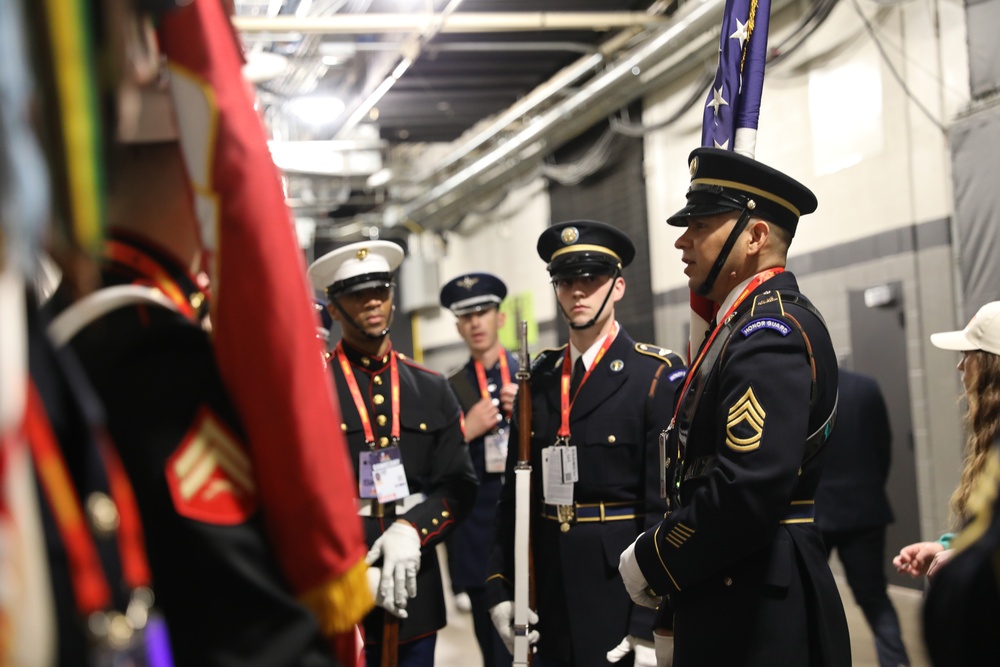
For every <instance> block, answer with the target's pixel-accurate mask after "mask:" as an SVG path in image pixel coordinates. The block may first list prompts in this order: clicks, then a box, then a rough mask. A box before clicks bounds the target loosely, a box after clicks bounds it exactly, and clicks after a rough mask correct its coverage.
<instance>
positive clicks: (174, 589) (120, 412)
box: [71, 246, 338, 667]
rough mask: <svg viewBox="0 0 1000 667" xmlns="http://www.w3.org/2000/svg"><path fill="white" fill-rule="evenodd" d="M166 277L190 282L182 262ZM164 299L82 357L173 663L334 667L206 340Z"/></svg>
mask: <svg viewBox="0 0 1000 667" xmlns="http://www.w3.org/2000/svg"><path fill="white" fill-rule="evenodd" d="M133 250H134V251H135V252H136V253H141V254H142V256H143V258H144V259H143V261H142V262H141V263H140V264H135V263H133V264H131V266H132V267H133V269H134V271H133V274H132V277H133V278H135V279H138V278H139V274H138V273H137V272H138V270H139V268H140V267H141V266H145V267H149V266H152V265H149V264H146V263H145V260H149V261H153V259H152V256H151V255H149V254H145V253H144V252H143V249H142V248H140V247H138V246H134V247H133ZM161 259H162V258H161ZM123 266H124V265H121V264H119V263H117V262H116V263H115V265H114V266H113V267H112V270H111V271H108V272H106V274H105V279H106V280H107V281H109V282H111V283H113V282H115V281H122V280H127V279H128V277H129V276H128V273H129V272H128V271H122V268H123ZM158 275H161V276H165V275H173V276H175V277H176V276H184V275H187V274H186V272H185V271H184V270H183V269H182V268H180V267H177V266H172V267H171V268H170V270H169V271H168V270H167V269H166V268H165V267H161V269H160V271H159V272H158ZM140 289H141V288H140ZM103 291H105V292H107V291H106V290H103ZM168 292H170V293H172V294H181V295H188V296H190V295H195V294H196V295H199V296H200V297H201V298H196V299H195V302H196V303H195V304H191V305H190V308H189V310H190V312H191V313H194V312H196V311H197V310H198V306H200V305H201V303H202V301H203V294H202V293H201V291H200V290H199V289H198V286H197V285H196V284H195V283H194V281H193V279H192V278H190V277H188V278H187V279H186V280H176V281H174V285H173V287H172V288H171V289H169V290H168ZM100 293H101V291H99V292H98V293H97V294H100ZM162 301H163V299H162V297H160V302H157V301H154V300H151V299H133V300H132V302H131V303H125V304H124V305H121V306H120V307H117V308H115V309H113V310H110V311H109V312H106V313H104V314H102V315H100V316H98V317H96V318H91V321H90V322H89V324H87V325H85V326H84V327H83V328H82V329H80V330H79V332H78V333H76V335H75V336H73V337H72V339H71V347H72V348H73V349H74V351H76V352H77V354H78V356H79V358H80V359H81V361H82V363H83V365H84V367H85V369H86V371H87V375H88V377H89V379H90V380H91V382H92V384H93V385H94V387H95V389H96V391H97V393H98V395H99V396H100V398H101V401H102V402H103V404H104V406H105V408H106V410H107V413H108V422H107V423H108V428H109V430H110V433H111V436H112V438H113V439H114V441H115V443H116V445H117V446H118V449H119V451H120V453H121V458H122V462H123V463H124V466H125V469H126V471H127V473H128V476H129V478H130V479H131V480H132V483H133V486H134V488H135V492H136V499H137V501H138V504H139V511H140V514H141V516H142V523H143V526H144V528H145V536H146V544H147V547H148V552H149V560H150V567H151V569H152V572H153V579H154V583H155V585H156V587H157V588H156V590H157V596H158V598H157V602H158V604H159V605H160V606H161V608H162V610H163V612H164V615H165V616H166V619H167V623H168V626H169V628H170V632H171V642H172V646H173V650H174V658H175V664H177V665H192V666H199V665H205V666H217V665H232V664H239V665H246V666H252V665H259V666H260V667H274V666H277V665H288V666H292V665H295V666H303V667H305V666H307V665H308V666H310V667H312V666H322V665H331V666H332V665H336V664H338V663H337V662H336V661H335V660H334V658H333V657H331V654H330V651H329V649H328V647H327V643H326V640H325V639H324V637H323V635H322V634H321V632H320V629H319V626H318V624H317V621H316V619H315V617H314V616H313V615H312V614H311V613H310V612H309V611H308V610H307V609H306V608H305V607H303V606H302V605H300V604H299V603H298V602H297V601H296V599H295V597H294V596H293V594H292V593H291V591H290V589H289V587H288V585H287V583H286V582H285V580H284V577H283V575H282V574H281V572H280V571H279V569H278V564H277V561H276V559H275V557H274V554H273V552H272V549H271V547H270V545H269V543H268V538H267V534H266V532H265V526H264V523H263V517H262V514H261V508H260V506H259V504H258V502H257V495H256V491H255V484H254V480H253V470H252V464H251V461H250V458H249V454H248V450H247V446H246V444H245V441H244V437H243V434H242V431H241V425H240V421H239V418H238V416H237V414H236V412H235V409H234V408H233V405H232V404H231V402H230V400H229V398H228V394H227V392H226V389H225V387H224V386H223V383H222V379H221V377H220V375H219V372H218V368H217V366H216V363H215V358H214V354H213V350H212V347H211V342H210V340H209V336H208V334H207V333H206V332H205V331H204V330H203V329H202V328H201V327H200V326H199V325H198V324H197V323H196V322H194V321H193V320H192V319H191V316H186V315H183V314H181V312H179V308H178V306H177V304H172V305H171V304H167V305H164V304H163V303H162Z"/></svg>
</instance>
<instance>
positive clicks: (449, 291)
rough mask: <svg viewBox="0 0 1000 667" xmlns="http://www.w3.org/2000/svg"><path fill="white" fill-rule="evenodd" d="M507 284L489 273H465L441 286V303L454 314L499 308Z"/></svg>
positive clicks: (459, 314)
mask: <svg viewBox="0 0 1000 667" xmlns="http://www.w3.org/2000/svg"><path fill="white" fill-rule="evenodd" d="M505 296H507V286H506V285H504V284H503V281H502V280H500V279H499V278H497V277H496V276H494V275H493V274H491V273H466V274H463V275H461V276H458V277H457V278H452V279H451V280H449V281H448V282H447V283H445V286H444V287H442V288H441V305H442V306H444V307H445V308H447V309H449V310H450V311H451V312H453V313H454V314H455V315H456V316H461V315H467V314H469V313H475V312H479V311H482V310H486V309H487V308H499V307H500V303H501V302H502V301H503V299H504V297H505Z"/></svg>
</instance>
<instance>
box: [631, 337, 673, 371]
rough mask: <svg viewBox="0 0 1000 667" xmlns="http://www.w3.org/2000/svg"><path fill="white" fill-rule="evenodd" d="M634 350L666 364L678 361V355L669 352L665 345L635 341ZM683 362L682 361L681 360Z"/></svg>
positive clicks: (670, 364) (669, 364)
mask: <svg viewBox="0 0 1000 667" xmlns="http://www.w3.org/2000/svg"><path fill="white" fill-rule="evenodd" d="M635 351H636V352H638V353H639V354H645V355H646V356H647V357H654V358H656V359H659V360H660V361H662V362H665V363H666V364H667V365H668V366H673V365H674V364H675V363H677V362H679V361H680V357H678V356H677V355H676V354H674V353H673V352H671V351H670V350H668V349H667V348H665V347H660V346H659V345H650V344H649V343H636V344H635ZM681 363H683V362H681Z"/></svg>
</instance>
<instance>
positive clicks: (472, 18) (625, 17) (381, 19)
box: [232, 12, 667, 35]
mask: <svg viewBox="0 0 1000 667" xmlns="http://www.w3.org/2000/svg"><path fill="white" fill-rule="evenodd" d="M232 22H233V26H234V27H235V28H236V29H237V30H239V31H240V32H245V33H260V32H275V33H288V32H295V33H301V34H304V35H373V34H386V33H396V32H406V33H412V32H425V31H429V30H433V31H434V32H435V33H438V32H441V33H460V32H466V33H471V32H516V31H529V30H532V31H533V30H586V31H598V32H604V31H607V30H619V29H622V28H632V27H640V28H652V27H657V26H662V25H664V24H665V23H666V22H667V20H666V19H665V18H664V17H662V16H656V15H651V14H647V13H645V12H455V13H453V14H451V15H450V16H448V18H447V19H446V20H444V21H441V18H440V16H432V17H428V16H426V15H421V14H390V13H367V14H336V15H335V16H312V17H303V18H300V17H297V16H234V17H232Z"/></svg>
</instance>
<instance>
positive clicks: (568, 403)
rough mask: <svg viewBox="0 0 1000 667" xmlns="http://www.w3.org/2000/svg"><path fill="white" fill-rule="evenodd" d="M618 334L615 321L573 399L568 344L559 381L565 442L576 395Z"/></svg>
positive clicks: (561, 436)
mask: <svg viewBox="0 0 1000 667" xmlns="http://www.w3.org/2000/svg"><path fill="white" fill-rule="evenodd" d="M617 334H618V323H617V322H615V327H614V329H612V331H611V332H610V333H609V334H608V335H607V336H605V337H604V342H603V343H601V349H599V350H598V351H597V356H596V357H594V363H592V364H590V368H588V369H587V372H586V373H584V374H583V378H582V379H581V380H580V384H579V386H577V388H576V393H575V394H573V398H572V400H570V395H569V385H570V380H571V379H572V378H571V375H572V372H573V364H572V363H571V362H570V353H569V345H567V346H566V355H565V356H564V357H563V367H562V377H561V378H560V381H559V408H560V412H561V413H562V423H561V424H560V425H559V438H560V439H561V440H564V441H565V442H569V413H570V412H571V411H572V410H573V403H575V402H576V397H577V396H579V395H580V390H581V389H583V385H584V383H586V382H587V378H589V377H590V372H591V371H592V370H594V369H595V368H597V364H599V363H600V362H601V357H603V356H604V353H605V352H607V351H608V348H609V347H611V343H613V342H615V336H616V335H617Z"/></svg>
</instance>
